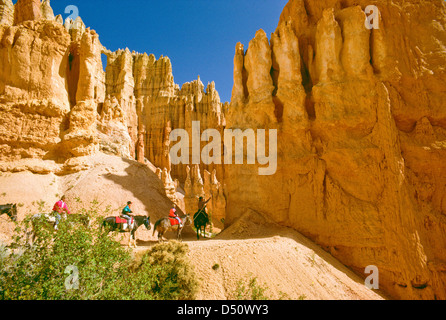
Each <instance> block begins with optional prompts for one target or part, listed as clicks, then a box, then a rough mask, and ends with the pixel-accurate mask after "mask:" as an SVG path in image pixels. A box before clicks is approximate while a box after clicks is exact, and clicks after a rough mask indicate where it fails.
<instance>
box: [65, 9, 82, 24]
mask: <svg viewBox="0 0 446 320" xmlns="http://www.w3.org/2000/svg"><path fill="white" fill-rule="evenodd" d="M65 13H70V15H69V16H68V17H67V19H71V20H73V21H75V20H76V19H77V17H79V8H78V7H77V6H75V5H69V6H66V8H65Z"/></svg>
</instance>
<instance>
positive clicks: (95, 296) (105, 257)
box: [0, 210, 197, 300]
mask: <svg viewBox="0 0 446 320" xmlns="http://www.w3.org/2000/svg"><path fill="white" fill-rule="evenodd" d="M87 211H88V212H90V213H91V214H92V215H91V216H94V213H95V212H92V211H91V210H87ZM93 211H94V210H93ZM96 222H97V223H96V224H95V223H93V224H92V225H96V226H97V225H98V222H99V221H96ZM27 224H29V219H28V220H26V221H25V223H24V226H21V227H18V228H17V229H16V236H15V237H14V242H13V243H12V245H11V246H10V248H11V249H10V250H9V252H8V251H7V250H6V249H5V248H3V249H1V248H0V249H1V250H0V251H2V252H0V256H1V257H2V259H1V260H0V299H2V300H22V299H23V300H127V299H130V300H152V299H193V298H194V295H195V292H196V289H197V281H196V280H195V274H194V273H193V271H192V269H191V267H190V265H189V263H188V261H187V259H186V254H187V250H188V247H187V245H184V244H179V243H167V244H162V245H156V246H154V247H153V248H152V249H151V250H149V251H148V253H147V254H145V255H144V256H143V258H142V259H141V262H140V263H139V264H135V261H134V259H133V258H132V254H131V251H127V250H126V249H125V248H124V247H122V246H121V245H120V243H119V242H117V241H115V240H114V239H113V233H110V234H109V235H106V234H105V233H101V232H100V230H99V229H98V228H91V227H90V228H89V227H87V226H85V225H84V224H82V223H72V222H67V221H66V220H62V221H61V223H60V224H59V230H58V231H57V233H56V232H54V230H53V228H52V227H47V226H46V225H45V224H44V223H41V224H37V226H36V229H37V230H36V234H37V237H36V240H35V242H34V243H33V245H30V244H28V243H27V241H26V232H25V231H24V230H26V229H28V227H29V225H27ZM76 271H77V272H78V273H77V274H76ZM76 278H78V279H77V280H78V281H76Z"/></svg>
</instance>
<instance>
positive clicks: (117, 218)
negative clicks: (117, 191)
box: [116, 217, 134, 224]
mask: <svg viewBox="0 0 446 320" xmlns="http://www.w3.org/2000/svg"><path fill="white" fill-rule="evenodd" d="M133 221H134V219H133V217H132V221H131V222H130V224H133ZM116 223H117V224H121V223H122V224H127V219H124V218H121V217H116Z"/></svg>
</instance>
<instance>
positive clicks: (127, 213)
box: [121, 201, 133, 226]
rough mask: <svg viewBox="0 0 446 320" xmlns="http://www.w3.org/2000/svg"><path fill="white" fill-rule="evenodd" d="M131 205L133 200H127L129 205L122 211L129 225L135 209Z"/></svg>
mask: <svg viewBox="0 0 446 320" xmlns="http://www.w3.org/2000/svg"><path fill="white" fill-rule="evenodd" d="M131 206H132V202H131V201H129V202H127V205H126V206H125V208H124V209H122V212H121V216H122V217H123V218H125V219H127V222H128V225H129V226H130V224H131V223H132V217H131V213H133V211H132V209H131Z"/></svg>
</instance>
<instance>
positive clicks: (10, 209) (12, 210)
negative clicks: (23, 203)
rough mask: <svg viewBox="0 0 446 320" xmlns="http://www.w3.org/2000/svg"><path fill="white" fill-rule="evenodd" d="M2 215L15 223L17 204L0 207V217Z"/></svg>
mask: <svg viewBox="0 0 446 320" xmlns="http://www.w3.org/2000/svg"><path fill="white" fill-rule="evenodd" d="M2 214H7V215H8V217H10V218H11V220H12V221H14V222H15V221H16V220H17V204H11V203H8V204H5V205H0V216H1V215H2Z"/></svg>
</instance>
